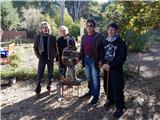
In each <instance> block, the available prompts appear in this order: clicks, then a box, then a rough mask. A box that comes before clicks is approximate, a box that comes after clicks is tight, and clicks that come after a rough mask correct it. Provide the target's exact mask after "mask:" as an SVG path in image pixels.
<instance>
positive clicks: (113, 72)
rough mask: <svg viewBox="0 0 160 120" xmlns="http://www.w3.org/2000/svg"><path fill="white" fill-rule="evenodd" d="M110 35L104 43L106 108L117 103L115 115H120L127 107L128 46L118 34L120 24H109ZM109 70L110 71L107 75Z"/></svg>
mask: <svg viewBox="0 0 160 120" xmlns="http://www.w3.org/2000/svg"><path fill="white" fill-rule="evenodd" d="M107 32H108V37H107V38H106V40H105V43H104V49H103V55H102V63H103V66H102V69H103V70H104V76H103V79H104V90H105V94H106V95H107V100H108V101H106V103H105V105H104V106H105V107H106V109H107V108H109V107H110V106H111V105H113V104H115V105H116V111H115V112H114V114H113V116H114V117H120V116H122V114H123V108H125V102H124V93H123V89H124V78H123V63H124V62H125V60H126V57H127V46H126V44H125V42H124V41H123V40H122V39H121V38H120V36H119V34H118V26H117V25H116V24H115V23H112V24H110V25H109V26H108V31H107ZM107 72H109V74H108V76H107Z"/></svg>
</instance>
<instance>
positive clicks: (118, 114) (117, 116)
mask: <svg viewBox="0 0 160 120" xmlns="http://www.w3.org/2000/svg"><path fill="white" fill-rule="evenodd" d="M123 113H124V112H123V109H120V108H117V109H116V111H115V112H114V113H113V117H114V118H120V117H121V116H122V115H123Z"/></svg>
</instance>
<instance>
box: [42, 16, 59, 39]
mask: <svg viewBox="0 0 160 120" xmlns="http://www.w3.org/2000/svg"><path fill="white" fill-rule="evenodd" d="M42 20H43V21H46V22H48V23H49V25H50V26H51V31H52V34H53V35H55V36H57V35H58V29H57V25H56V23H55V22H54V20H53V18H51V17H50V16H49V15H48V14H46V15H42Z"/></svg>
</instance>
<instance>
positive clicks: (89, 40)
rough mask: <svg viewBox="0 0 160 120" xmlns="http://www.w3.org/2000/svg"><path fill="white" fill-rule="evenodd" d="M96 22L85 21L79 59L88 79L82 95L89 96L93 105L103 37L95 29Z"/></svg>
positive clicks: (95, 100)
mask: <svg viewBox="0 0 160 120" xmlns="http://www.w3.org/2000/svg"><path fill="white" fill-rule="evenodd" d="M95 27H96V23H95V21H94V20H92V19H89V20H87V23H86V30H87V34H85V35H83V37H82V41H81V49H80V56H79V59H80V60H82V67H85V73H86V77H87V80H88V88H89V91H88V93H86V94H85V95H84V96H83V97H87V96H88V97H91V96H93V99H92V100H91V104H92V105H95V104H96V103H97V102H98V100H99V94H100V69H99V62H100V58H101V55H100V53H101V50H102V49H103V41H104V37H103V36H102V35H101V34H100V33H98V32H96V31H95Z"/></svg>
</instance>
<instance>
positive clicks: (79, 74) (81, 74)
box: [76, 66, 86, 79]
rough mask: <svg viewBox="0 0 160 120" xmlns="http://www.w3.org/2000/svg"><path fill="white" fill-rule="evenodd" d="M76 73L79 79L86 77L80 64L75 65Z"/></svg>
mask: <svg viewBox="0 0 160 120" xmlns="http://www.w3.org/2000/svg"><path fill="white" fill-rule="evenodd" d="M76 74H77V77H78V78H80V79H86V75H85V71H84V69H82V68H81V67H80V66H77V67H76Z"/></svg>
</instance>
